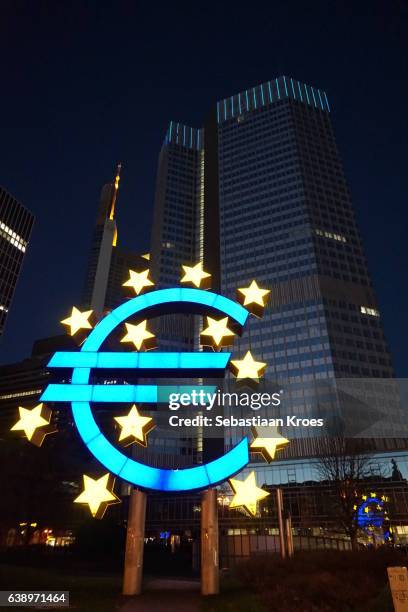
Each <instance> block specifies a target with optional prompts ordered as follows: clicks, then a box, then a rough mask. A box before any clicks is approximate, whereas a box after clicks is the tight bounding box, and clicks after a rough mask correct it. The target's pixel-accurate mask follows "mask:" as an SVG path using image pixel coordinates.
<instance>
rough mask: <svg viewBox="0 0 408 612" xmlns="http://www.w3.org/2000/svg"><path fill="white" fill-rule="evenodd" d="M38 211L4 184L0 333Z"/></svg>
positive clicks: (1, 194) (0, 212) (0, 231)
mask: <svg viewBox="0 0 408 612" xmlns="http://www.w3.org/2000/svg"><path fill="white" fill-rule="evenodd" d="M33 223H34V215H33V214H32V213H31V212H30V211H29V210H28V209H27V208H25V206H23V205H22V204H20V202H18V201H17V200H16V199H15V198H14V197H13V196H12V195H10V194H9V193H7V191H6V190H5V189H3V188H2V187H0V335H1V334H2V333H3V331H4V327H5V324H6V319H7V314H8V312H9V310H10V306H11V302H12V299H13V295H14V291H15V288H16V285H17V281H18V277H19V274H20V271H21V267H22V265H23V261H24V256H25V253H26V250H27V247H28V242H29V240H30V236H31V230H32V227H33Z"/></svg>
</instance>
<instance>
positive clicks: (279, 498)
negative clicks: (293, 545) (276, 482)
mask: <svg viewBox="0 0 408 612" xmlns="http://www.w3.org/2000/svg"><path fill="white" fill-rule="evenodd" d="M276 506H277V509H278V523H279V544H280V554H281V559H285V558H286V550H285V528H284V523H283V495H282V489H279V488H277V489H276Z"/></svg>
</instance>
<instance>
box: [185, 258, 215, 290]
mask: <svg viewBox="0 0 408 612" xmlns="http://www.w3.org/2000/svg"><path fill="white" fill-rule="evenodd" d="M181 267H182V268H183V272H184V276H183V277H182V279H181V281H180V282H182V283H189V284H190V285H194V287H201V285H202V289H208V288H209V287H210V278H211V274H208V272H205V271H204V270H203V264H202V263H201V261H199V262H198V264H196V265H195V266H181Z"/></svg>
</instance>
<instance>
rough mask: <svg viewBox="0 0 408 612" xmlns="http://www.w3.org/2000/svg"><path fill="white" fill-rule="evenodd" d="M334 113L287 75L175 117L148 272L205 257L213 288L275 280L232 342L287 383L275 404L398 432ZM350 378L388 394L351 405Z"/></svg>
mask: <svg viewBox="0 0 408 612" xmlns="http://www.w3.org/2000/svg"><path fill="white" fill-rule="evenodd" d="M330 111H331V109H330V106H329V101H328V98H327V96H326V93H325V92H324V91H321V90H320V89H318V88H316V87H312V86H310V85H306V84H304V83H300V82H299V81H296V80H294V79H292V78H287V77H284V76H283V77H279V78H276V79H274V80H272V81H268V82H266V83H263V84H262V85H258V86H256V87H253V88H251V89H249V90H246V91H244V92H241V93H238V94H236V95H233V96H231V97H229V98H227V99H225V100H222V101H220V102H218V103H217V104H216V107H215V108H214V109H213V111H212V113H211V114H210V116H209V117H208V119H207V120H206V121H205V123H204V129H203V130H200V131H198V130H194V129H192V128H187V127H185V126H184V125H182V124H177V123H176V124H175V123H173V122H172V123H170V126H169V129H168V131H167V134H166V138H165V142H164V145H163V148H162V152H161V154H160V162H159V173H158V181H157V193H158V196H157V197H156V208H155V217H154V227H153V238H152V248H151V257H152V269H153V272H154V274H155V275H156V277H157V280H158V282H159V284H169V283H170V284H171V283H176V284H178V283H179V280H180V265H181V263H188V262H189V261H190V262H195V261H198V260H202V261H203V262H204V268H205V269H206V270H207V271H208V272H211V274H212V275H213V285H212V286H213V288H214V289H215V290H220V291H221V292H222V293H223V294H224V295H227V296H228V297H231V298H233V299H235V297H236V289H237V288H238V287H246V286H248V285H249V283H250V282H251V281H252V279H256V280H257V281H258V283H259V284H260V285H261V286H262V287H266V288H268V289H270V290H271V298H270V302H269V306H268V308H267V309H266V312H265V315H264V317H263V318H262V319H256V318H254V317H251V319H250V322H249V326H248V328H247V329H246V330H245V333H244V335H243V336H242V338H237V339H236V340H235V341H234V346H233V351H234V355H240V356H243V355H244V354H245V353H246V351H247V350H248V349H250V350H251V351H252V353H253V354H254V356H255V357H256V358H257V359H259V360H261V361H265V362H267V364H268V370H267V378H268V380H269V381H270V382H271V381H272V382H273V381H278V382H279V383H282V384H283V383H285V384H286V389H287V393H286V403H285V404H284V405H283V406H282V412H284V413H285V414H296V415H298V416H299V417H307V416H308V417H316V416H323V417H324V418H326V420H327V422H328V423H329V424H330V426H331V427H335V426H337V425H336V423H337V422H338V421H340V422H344V421H347V423H348V425H350V423H352V425H353V427H354V429H353V427H352V429H353V435H357V434H362V435H365V436H367V435H371V436H373V437H375V436H378V437H380V436H383V435H384V436H392V435H395V436H398V435H399V434H398V429H399V426H400V424H401V419H402V414H401V412H400V410H399V406H398V399H397V397H396V390H395V387H394V386H393V383H392V381H390V382H389V383H388V386H387V383H386V382H385V381H386V380H388V379H390V378H392V377H393V370H392V365H391V360H390V356H389V353H388V349H387V346H386V342H385V338H384V333H383V329H382V323H381V318H380V313H379V309H378V305H377V301H376V298H375V295H374V292H373V288H372V284H371V280H370V277H369V274H368V270H367V264H366V260H365V257H364V253H363V248H362V244H361V238H360V235H359V231H358V228H357V225H356V220H355V215H354V210H353V207H352V203H351V198H350V194H349V190H348V186H347V182H346V179H345V176H344V171H343V166H342V162H341V159H340V156H339V152H338V150H337V146H336V142H335V137H334V133H333V128H332V124H331V119H330ZM172 329H173V331H175V332H176V334H177V332H178V329H177V327H175V326H174V325H173V326H172ZM190 329H192V335H194V334H193V332H195V329H193V328H190ZM186 337H189V338H190V337H191V336H185V338H186ZM195 337H196V334H195ZM192 342H193V341H192V340H190V344H191V343H192ZM350 378H356V379H357V378H370V379H382V380H383V381H384V394H380V395H379V394H378V393H376V392H374V391H373V392H372V394H371V395H369V396H367V395H365V396H364V401H362V402H360V407H359V410H358V411H357V413H356V410H355V406H356V403H355V402H354V403H353V401H351V402H350V401H349V399H350V398H349V396H348V394H347V392H346V391H345V389H346V390H347V388H348V387H344V385H343V386H342V382H341V381H342V380H343V379H350ZM356 384H357V383H356ZM387 393H388V396H389V397H388V399H387V401H386V405H384V397H383V395H387ZM384 413H385V416H386V418H382V417H383V416H384ZM273 416H279V414H274V415H273ZM357 421H359V423H358V426H356V422H357ZM376 423H379V426H377V428H376ZM296 435H298V436H299V437H300V438H304V437H305V436H308V435H310V436H313V435H316V434H315V433H313V432H312V431H310V432H309V433H308V432H307V431H306V430H305V429H304V428H302V430H299V431H298V432H296V431H293V430H292V433H291V436H292V437H293V436H296ZM226 442H227V444H228V441H226ZM233 442H234V440H233V439H232V440H229V443H233ZM288 452H289V451H288ZM290 452H292V453H295V454H299V455H300V456H302V455H303V456H304V455H310V452H311V447H310V445H307V444H306V445H305V444H303V445H302V444H301V442H299V443H298V444H294V445H292V450H291V451H290Z"/></svg>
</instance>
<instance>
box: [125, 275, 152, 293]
mask: <svg viewBox="0 0 408 612" xmlns="http://www.w3.org/2000/svg"><path fill="white" fill-rule="evenodd" d="M153 285H154V282H153V281H151V280H150V278H149V270H143V272H135V271H134V270H129V279H128V280H127V281H126V282H125V283H123V285H122V287H132V288H133V289H134V291H135V293H136V295H139V293H141V292H142V291H143V289H144V288H145V287H153Z"/></svg>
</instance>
